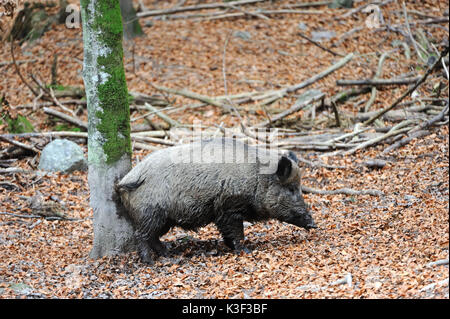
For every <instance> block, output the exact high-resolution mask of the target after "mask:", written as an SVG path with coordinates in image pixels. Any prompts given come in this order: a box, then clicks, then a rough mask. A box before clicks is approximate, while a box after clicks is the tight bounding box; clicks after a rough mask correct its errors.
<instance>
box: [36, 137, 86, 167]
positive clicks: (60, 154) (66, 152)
mask: <svg viewBox="0 0 450 319" xmlns="http://www.w3.org/2000/svg"><path fill="white" fill-rule="evenodd" d="M39 169H41V170H44V171H50V172H63V173H70V172H73V171H76V170H86V169H87V161H86V159H85V157H84V154H83V149H82V148H81V147H79V146H78V145H77V144H75V143H74V142H71V141H69V140H65V139H57V140H54V141H53V142H51V143H49V144H47V146H45V147H44V149H43V150H42V153H41V159H40V161H39Z"/></svg>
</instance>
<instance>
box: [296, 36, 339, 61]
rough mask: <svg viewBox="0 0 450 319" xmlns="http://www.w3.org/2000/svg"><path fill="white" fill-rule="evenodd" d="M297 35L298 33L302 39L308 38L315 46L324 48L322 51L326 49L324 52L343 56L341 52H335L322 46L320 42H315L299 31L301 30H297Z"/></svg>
mask: <svg viewBox="0 0 450 319" xmlns="http://www.w3.org/2000/svg"><path fill="white" fill-rule="evenodd" d="M297 35H299V36H300V37H301V38H303V39H305V40H308V41H309V42H311V43H312V44H314V45H315V46H317V47H318V48H320V49H322V50H324V51H326V52H328V53H331V54H332V55H334V56H340V57H343V56H344V55H343V54H340V53H336V52H334V51H333V50H331V49H328V48H326V47H324V46H323V45H321V44H320V43H317V42H316V41H314V40H313V39H310V38H308V37H307V36H306V35H304V34H303V33H301V32H297Z"/></svg>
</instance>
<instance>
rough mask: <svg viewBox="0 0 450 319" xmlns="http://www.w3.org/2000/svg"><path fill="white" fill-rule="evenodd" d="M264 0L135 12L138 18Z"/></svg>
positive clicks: (256, 0) (245, 0) (261, 0)
mask: <svg viewBox="0 0 450 319" xmlns="http://www.w3.org/2000/svg"><path fill="white" fill-rule="evenodd" d="M264 1H265V0H242V1H232V2H228V3H227V2H220V3H206V4H200V5H193V6H186V7H174V8H169V9H161V10H150V11H144V12H139V13H137V14H136V15H137V17H138V18H143V17H152V16H160V15H169V14H174V13H178V12H188V11H198V10H205V9H219V8H232V7H233V6H240V5H244V4H254V3H258V2H264Z"/></svg>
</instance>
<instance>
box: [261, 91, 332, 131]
mask: <svg viewBox="0 0 450 319" xmlns="http://www.w3.org/2000/svg"><path fill="white" fill-rule="evenodd" d="M324 96H325V94H324V93H321V94H318V95H316V96H313V97H311V98H309V99H307V100H303V101H301V102H300V103H294V105H293V106H292V107H290V108H289V109H288V110H286V111H284V112H281V113H280V114H277V115H276V116H274V117H272V118H271V119H270V120H268V121H264V122H262V123H259V124H257V125H255V126H256V127H266V126H269V125H270V124H272V123H275V122H277V121H279V120H281V119H282V118H285V117H286V116H289V115H291V114H293V113H295V112H298V111H300V110H301V109H303V108H304V107H306V106H307V105H309V104H311V103H313V102H315V101H318V100H320V99H322V98H323V97H324Z"/></svg>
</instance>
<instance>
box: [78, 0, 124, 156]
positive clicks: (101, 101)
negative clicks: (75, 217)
mask: <svg viewBox="0 0 450 319" xmlns="http://www.w3.org/2000/svg"><path fill="white" fill-rule="evenodd" d="M91 1H92V0H82V1H81V4H82V6H83V8H85V10H86V12H85V13H86V17H87V18H88V19H90V21H92V22H91V24H90V27H91V28H92V31H93V32H95V33H96V34H98V42H99V43H98V46H99V47H100V48H101V50H99V51H100V52H99V54H98V57H97V61H96V63H97V66H96V68H97V69H98V70H99V78H100V81H99V84H98V87H97V92H98V109H97V111H96V112H95V115H96V117H97V118H98V122H97V125H96V130H98V131H99V132H100V133H101V135H102V137H103V138H104V143H103V144H102V147H103V151H104V154H105V155H106V162H107V163H108V164H111V163H114V162H116V161H117V160H119V159H120V158H121V157H122V155H123V154H125V153H128V154H130V155H131V140H130V110H129V104H128V89H127V84H126V80H125V71H124V66H123V48H122V35H123V27H122V18H121V13H120V6H119V1H117V0H98V1H96V2H95V5H96V8H95V10H94V11H95V12H90V10H89V7H90V6H89V4H90V2H91ZM93 14H94V15H95V16H92V15H93Z"/></svg>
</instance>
